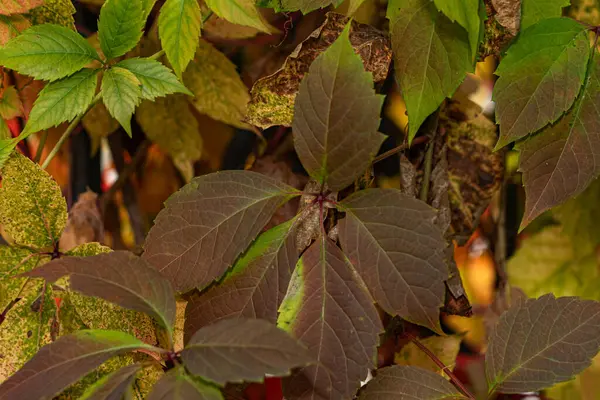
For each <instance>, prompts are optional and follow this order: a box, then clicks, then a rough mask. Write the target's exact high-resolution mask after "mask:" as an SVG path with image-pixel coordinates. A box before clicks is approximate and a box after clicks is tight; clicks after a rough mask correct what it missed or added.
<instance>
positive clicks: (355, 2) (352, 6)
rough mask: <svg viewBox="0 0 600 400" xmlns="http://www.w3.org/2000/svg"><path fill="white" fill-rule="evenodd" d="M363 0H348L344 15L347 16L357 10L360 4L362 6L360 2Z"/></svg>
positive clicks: (363, 0)
mask: <svg viewBox="0 0 600 400" xmlns="http://www.w3.org/2000/svg"><path fill="white" fill-rule="evenodd" d="M364 2H365V0H350V1H349V5H348V13H347V14H346V15H348V16H352V15H354V13H355V12H356V11H358V9H359V8H360V6H362V4H363V3H364Z"/></svg>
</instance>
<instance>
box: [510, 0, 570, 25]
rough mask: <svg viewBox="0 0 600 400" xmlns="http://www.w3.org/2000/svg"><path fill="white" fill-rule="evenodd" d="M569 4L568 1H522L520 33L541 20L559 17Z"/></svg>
mask: <svg viewBox="0 0 600 400" xmlns="http://www.w3.org/2000/svg"><path fill="white" fill-rule="evenodd" d="M570 3H571V2H570V1H569V0H522V1H521V31H524V30H525V29H527V28H529V27H530V26H532V25H535V24H536V23H538V22H539V21H541V20H544V19H549V18H555V17H560V16H561V15H562V9H563V8H564V7H568V6H569V5H570Z"/></svg>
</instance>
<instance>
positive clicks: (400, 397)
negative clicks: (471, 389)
mask: <svg viewBox="0 0 600 400" xmlns="http://www.w3.org/2000/svg"><path fill="white" fill-rule="evenodd" d="M358 398H359V399H360V400H412V399H419V400H454V399H465V398H466V397H464V396H462V395H461V394H460V392H459V391H458V390H457V389H456V388H455V387H454V386H453V385H452V384H451V383H450V382H448V381H447V380H446V379H444V378H442V377H441V376H439V375H438V374H436V373H434V372H431V371H428V370H425V369H422V368H418V367H407V366H393V367H387V368H383V369H380V370H378V371H377V376H376V377H375V378H374V379H373V380H371V381H370V382H369V383H368V384H367V386H366V387H365V388H364V389H363V390H362V391H361V393H360V396H359V397H358Z"/></svg>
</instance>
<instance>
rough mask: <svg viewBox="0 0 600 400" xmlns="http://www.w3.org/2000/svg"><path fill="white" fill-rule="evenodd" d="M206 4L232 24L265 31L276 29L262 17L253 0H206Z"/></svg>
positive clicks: (270, 31) (269, 31)
mask: <svg viewBox="0 0 600 400" xmlns="http://www.w3.org/2000/svg"><path fill="white" fill-rule="evenodd" d="M206 5H207V6H208V7H209V8H210V9H211V10H212V11H214V13H215V14H217V15H218V16H219V17H221V18H223V19H225V20H227V21H229V22H232V23H234V24H237V25H244V26H250V27H252V28H256V29H258V30H259V31H261V32H266V33H272V32H276V31H277V29H275V28H274V27H272V26H271V25H269V23H268V22H267V21H266V20H265V19H264V18H263V17H262V15H261V14H260V12H259V11H258V9H257V8H256V6H255V5H254V1H253V0H206Z"/></svg>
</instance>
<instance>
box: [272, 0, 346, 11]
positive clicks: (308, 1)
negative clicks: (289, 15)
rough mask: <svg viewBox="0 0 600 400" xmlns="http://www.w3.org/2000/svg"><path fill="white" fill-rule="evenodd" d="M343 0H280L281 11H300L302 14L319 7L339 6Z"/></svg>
mask: <svg viewBox="0 0 600 400" xmlns="http://www.w3.org/2000/svg"><path fill="white" fill-rule="evenodd" d="M342 1H343V0H280V3H281V6H280V9H281V10H282V11H301V12H302V14H308V13H309V12H311V11H314V10H318V9H319V8H325V7H329V6H330V5H333V6H334V7H337V6H339V5H340V4H341V3H342ZM278 8H279V7H278Z"/></svg>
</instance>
